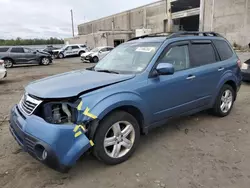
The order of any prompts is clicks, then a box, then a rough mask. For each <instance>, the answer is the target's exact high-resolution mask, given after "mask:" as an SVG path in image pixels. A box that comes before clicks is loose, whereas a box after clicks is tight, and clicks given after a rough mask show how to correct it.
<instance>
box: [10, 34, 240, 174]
mask: <svg viewBox="0 0 250 188" xmlns="http://www.w3.org/2000/svg"><path fill="white" fill-rule="evenodd" d="M240 65H241V63H240V60H239V58H238V57H237V55H236V54H235V52H234V51H233V49H232V47H231V46H230V44H229V42H228V41H227V40H225V39H224V38H223V37H221V36H220V35H219V34H216V33H199V32H180V33H173V34H171V35H165V36H159V35H157V34H155V35H149V36H142V37H140V38H134V39H131V40H130V41H128V42H126V43H123V44H120V45H119V46H118V47H116V48H115V49H114V50H112V51H111V52H110V54H108V55H107V56H106V57H105V58H104V59H102V60H101V61H100V62H99V63H97V65H96V66H94V67H91V68H89V69H87V70H78V71H72V72H68V73H63V74H60V75H57V76H52V77H48V78H45V79H42V80H39V81H35V82H33V83H31V84H29V85H28V86H27V87H26V88H25V93H24V95H23V97H22V99H21V100H20V102H19V104H17V105H15V106H14V107H13V108H12V110H11V115H10V131H11V133H12V135H13V136H14V137H15V139H16V140H17V142H18V143H19V144H20V146H21V147H23V149H24V150H25V151H27V152H29V153H30V154H31V155H32V156H33V157H35V158H36V159H38V160H40V161H41V162H43V163H45V164H47V165H49V166H51V167H53V168H55V169H57V170H61V171H65V169H66V170H67V169H68V168H69V167H71V166H73V165H74V164H75V163H76V162H77V160H78V159H79V158H80V156H81V155H83V154H84V153H85V152H86V151H87V150H88V149H90V148H92V152H93V154H94V155H95V156H96V158H97V159H99V160H101V161H103V162H104V163H106V164H111V165H115V164H119V163H122V162H124V161H126V160H127V159H128V158H129V157H130V156H131V155H132V154H133V153H134V151H135V150H136V147H137V146H138V144H139V140H140V135H141V134H147V133H148V131H149V130H150V129H152V128H155V127H158V126H162V125H165V124H166V122H167V121H168V120H169V119H172V118H176V117H180V116H184V115H191V114H194V113H197V112H200V111H203V110H207V109H210V110H211V112H213V113H214V114H215V115H216V116H219V117H225V116H227V115H229V114H230V112H231V110H232V108H233V105H234V102H235V100H236V98H237V93H238V91H239V89H240V86H241V79H242V77H241V71H240Z"/></svg>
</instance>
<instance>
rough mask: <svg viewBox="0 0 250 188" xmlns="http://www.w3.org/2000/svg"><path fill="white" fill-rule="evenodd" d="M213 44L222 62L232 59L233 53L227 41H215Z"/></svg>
mask: <svg viewBox="0 0 250 188" xmlns="http://www.w3.org/2000/svg"><path fill="white" fill-rule="evenodd" d="M213 42H214V45H215V47H216V49H217V50H218V52H219V55H220V58H221V60H222V61H224V60H227V59H230V58H231V57H232V56H233V51H232V49H231V48H230V46H229V45H228V43H227V42H226V41H223V40H214V41H213Z"/></svg>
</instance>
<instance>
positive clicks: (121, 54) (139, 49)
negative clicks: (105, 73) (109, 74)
mask: <svg viewBox="0 0 250 188" xmlns="http://www.w3.org/2000/svg"><path fill="white" fill-rule="evenodd" d="M160 45H161V43H158V42H136V43H124V44H121V45H119V46H118V47H116V48H114V50H112V51H111V52H110V53H109V54H108V55H107V56H105V57H104V58H103V59H102V60H101V61H100V62H99V63H98V64H97V65H96V66H95V71H100V70H109V71H115V72H118V73H138V72H142V71H143V70H145V69H146V67H147V65H148V64H149V62H150V61H151V59H152V57H153V56H154V54H155V53H156V51H157V50H158V48H159V47H160Z"/></svg>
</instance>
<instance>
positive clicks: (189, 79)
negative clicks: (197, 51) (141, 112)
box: [144, 41, 198, 123]
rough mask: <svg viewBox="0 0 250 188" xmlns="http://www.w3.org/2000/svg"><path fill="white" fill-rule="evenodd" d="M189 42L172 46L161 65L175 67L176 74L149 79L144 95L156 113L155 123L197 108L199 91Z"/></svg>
mask: <svg viewBox="0 0 250 188" xmlns="http://www.w3.org/2000/svg"><path fill="white" fill-rule="evenodd" d="M189 46H190V44H189V42H188V41H185V42H178V43H174V44H172V45H170V46H168V47H167V48H166V49H165V51H164V52H163V54H162V55H161V57H160V58H159V60H158V61H157V64H158V63H171V64H173V65H174V68H175V73H174V74H173V75H161V76H157V77H154V78H149V80H148V88H147V91H145V93H144V95H145V96H146V98H145V100H146V101H148V106H150V111H151V113H152V114H153V119H152V122H151V123H157V122H159V121H161V120H164V119H167V118H170V117H173V116H178V115H181V114H183V113H185V112H188V111H190V110H192V109H194V108H196V106H195V105H194V96H195V93H196V92H198V91H197V87H196V83H195V75H194V74H193V72H192V69H191V67H190V55H189Z"/></svg>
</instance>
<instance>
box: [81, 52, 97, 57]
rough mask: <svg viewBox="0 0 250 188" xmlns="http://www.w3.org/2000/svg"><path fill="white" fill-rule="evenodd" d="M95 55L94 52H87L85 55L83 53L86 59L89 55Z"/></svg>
mask: <svg viewBox="0 0 250 188" xmlns="http://www.w3.org/2000/svg"><path fill="white" fill-rule="evenodd" d="M93 54H94V52H85V53H83V54H82V55H81V57H86V56H88V55H93Z"/></svg>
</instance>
